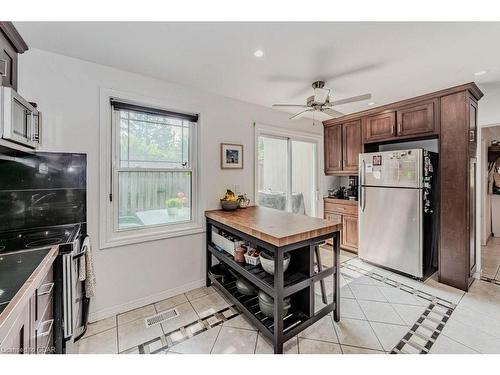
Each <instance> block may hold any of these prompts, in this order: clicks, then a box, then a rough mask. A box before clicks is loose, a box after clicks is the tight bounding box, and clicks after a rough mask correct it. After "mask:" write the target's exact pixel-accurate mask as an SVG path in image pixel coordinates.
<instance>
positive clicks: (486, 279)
mask: <svg viewBox="0 0 500 375" xmlns="http://www.w3.org/2000/svg"><path fill="white" fill-rule="evenodd" d="M480 279H481V280H482V281H486V282H487V283H492V284H496V285H500V280H497V279H492V278H491V277H486V276H481V277H480Z"/></svg>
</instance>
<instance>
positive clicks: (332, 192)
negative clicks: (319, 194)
mask: <svg viewBox="0 0 500 375" xmlns="http://www.w3.org/2000/svg"><path fill="white" fill-rule="evenodd" d="M346 193H347V192H346V188H345V186H341V187H339V188H336V189H328V198H335V199H346V196H347V195H346Z"/></svg>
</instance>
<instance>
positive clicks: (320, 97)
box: [273, 81, 372, 120]
mask: <svg viewBox="0 0 500 375" xmlns="http://www.w3.org/2000/svg"><path fill="white" fill-rule="evenodd" d="M312 87H313V89H314V95H312V96H310V97H308V98H307V101H306V104H305V105H304V104H273V107H297V108H303V110H302V111H300V112H299V113H297V114H295V115H293V116H292V117H290V120H294V119H297V118H300V117H302V116H303V115H305V114H306V113H308V112H313V113H314V112H323V113H325V114H327V115H328V116H330V117H340V116H343V115H344V114H343V113H342V112H339V111H337V110H335V109H333V107H334V106H338V105H341V104H347V103H353V102H359V101H362V100H367V99H370V98H371V97H372V95H371V94H364V95H358V96H353V97H351V98H345V99H340V100H333V101H331V100H330V99H331V98H330V92H331V91H332V90H331V89H329V88H327V87H325V81H315V82H313V84H312Z"/></svg>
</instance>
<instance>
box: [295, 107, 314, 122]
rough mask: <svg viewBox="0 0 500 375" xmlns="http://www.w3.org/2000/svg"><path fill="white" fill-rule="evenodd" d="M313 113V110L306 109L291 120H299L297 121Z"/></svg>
mask: <svg viewBox="0 0 500 375" xmlns="http://www.w3.org/2000/svg"><path fill="white" fill-rule="evenodd" d="M311 111H312V109H306V110H305V111H302V112H299V113H297V114H296V115H293V116H292V117H290V120H297V119H299V118H301V117H302V116H304V115H305V114H306V113H307V112H311Z"/></svg>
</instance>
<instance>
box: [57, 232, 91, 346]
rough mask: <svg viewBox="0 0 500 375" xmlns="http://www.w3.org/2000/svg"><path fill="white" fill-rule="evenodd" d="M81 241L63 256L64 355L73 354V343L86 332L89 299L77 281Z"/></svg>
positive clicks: (82, 286)
mask: <svg viewBox="0 0 500 375" xmlns="http://www.w3.org/2000/svg"><path fill="white" fill-rule="evenodd" d="M82 242H83V241H82V240H81V239H78V240H76V241H75V242H74V244H73V251H72V252H71V253H69V254H65V255H63V264H64V268H63V280H64V286H63V293H64V301H63V314H64V339H65V341H66V344H65V347H66V350H65V352H66V353H73V352H74V345H75V342H76V341H78V340H79V339H80V338H81V337H82V336H83V335H84V334H85V332H86V330H87V323H88V309H89V299H88V298H86V296H85V287H84V285H85V284H84V282H82V281H80V280H79V270H80V262H82V261H84V256H85V252H86V251H87V248H86V247H82Z"/></svg>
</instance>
